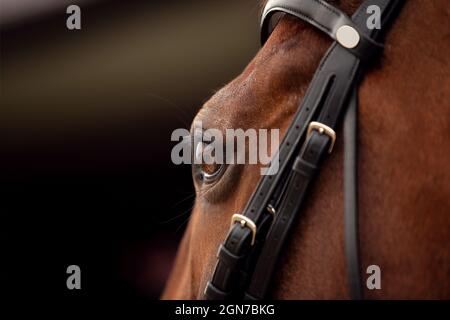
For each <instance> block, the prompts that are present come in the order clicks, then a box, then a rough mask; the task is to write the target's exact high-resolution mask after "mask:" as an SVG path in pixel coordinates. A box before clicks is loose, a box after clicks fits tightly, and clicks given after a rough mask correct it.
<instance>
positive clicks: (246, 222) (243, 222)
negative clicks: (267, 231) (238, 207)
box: [230, 213, 256, 246]
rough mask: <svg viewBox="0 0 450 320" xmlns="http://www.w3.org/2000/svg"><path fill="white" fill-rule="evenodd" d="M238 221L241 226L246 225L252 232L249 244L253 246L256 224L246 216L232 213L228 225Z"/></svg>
mask: <svg viewBox="0 0 450 320" xmlns="http://www.w3.org/2000/svg"><path fill="white" fill-rule="evenodd" d="M238 221H239V222H240V224H241V226H242V227H243V228H245V227H247V228H249V229H250V231H251V232H252V242H251V245H252V246H253V245H254V244H255V239H256V224H255V223H254V222H253V221H252V220H250V219H249V218H247V217H246V216H243V215H242V214H238V213H236V214H233V216H232V217H231V225H230V227H233V225H234V224H235V223H236V222H238Z"/></svg>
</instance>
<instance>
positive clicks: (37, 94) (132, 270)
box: [0, 0, 260, 303]
mask: <svg viewBox="0 0 450 320" xmlns="http://www.w3.org/2000/svg"><path fill="white" fill-rule="evenodd" d="M71 4H76V5H79V6H80V8H81V26H82V29H81V30H75V31H70V30H68V29H67V28H66V19H67V18H68V16H69V15H68V14H66V8H67V6H68V5H71ZM259 12H260V7H259V3H258V1H256V0H227V1H223V0H222V1H216V0H184V1H174V0H165V1H149V0H147V1H141V0H133V1H119V0H103V1H100V0H99V1H93V0H84V1H75V0H72V1H65V0H39V1H35V0H20V1H19V0H0V27H1V55H0V75H1V79H0V81H1V82H0V94H1V100H0V101H1V102H0V104H1V107H0V163H1V170H0V181H1V186H2V188H1V190H2V191H1V198H0V216H1V222H0V235H1V239H0V240H1V243H2V245H1V248H2V249H1V250H2V253H1V257H2V258H1V261H2V263H1V265H2V266H1V269H2V276H1V278H2V283H3V284H2V285H1V290H2V291H3V293H5V292H6V293H7V294H8V296H9V297H11V298H19V299H25V298H27V297H29V298H32V299H35V300H36V299H38V300H40V299H45V300H48V301H52V302H58V301H69V302H72V301H78V302H83V301H86V302H92V301H96V302H98V301H102V300H104V301H111V300H112V299H114V300H117V301H121V302H123V303H126V302H138V301H142V302H145V301H148V300H152V299H156V298H158V297H159V295H160V293H161V290H162V288H163V286H164V283H165V281H166V279H167V276H168V274H169V272H170V269H171V266H172V263H173V259H174V256H175V253H176V249H177V245H178V242H179V240H180V238H181V237H182V235H183V231H184V227H185V226H186V223H187V221H188V219H189V214H190V209H191V206H192V204H193V200H194V198H193V196H194V190H193V187H192V181H191V173H190V167H189V166H175V165H173V164H172V162H171V160H170V151H171V148H172V147H173V145H174V143H172V142H171V141H170V135H171V133H172V131H173V130H174V129H176V128H189V126H190V123H191V121H192V119H193V117H194V115H195V113H196V112H197V110H198V109H199V108H200V106H201V105H202V104H203V102H205V101H206V100H207V99H208V98H209V97H210V96H211V95H212V94H213V92H214V91H215V90H217V89H219V88H220V87H221V86H223V85H224V84H226V83H227V82H229V81H230V80H232V79H233V78H234V77H235V76H237V75H238V74H239V73H240V72H241V70H243V68H244V67H245V66H246V65H247V63H248V62H249V61H250V60H251V58H252V57H253V56H254V55H255V53H256V52H257V50H258V48H259V32H258V25H259ZM71 264H76V265H79V266H80V267H81V281H82V282H81V285H82V289H81V290H79V291H77V290H73V291H69V290H67V288H66V279H67V276H68V275H67V274H66V268H67V267H68V266H69V265H71ZM5 283H6V286H5V285H4V284H5ZM50 299H51V300H50ZM74 299H75V300H74Z"/></svg>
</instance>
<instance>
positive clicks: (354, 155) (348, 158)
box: [344, 86, 363, 300]
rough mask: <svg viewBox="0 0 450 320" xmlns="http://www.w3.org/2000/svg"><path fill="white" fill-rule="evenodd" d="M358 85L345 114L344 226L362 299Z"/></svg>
mask: <svg viewBox="0 0 450 320" xmlns="http://www.w3.org/2000/svg"><path fill="white" fill-rule="evenodd" d="M357 113H358V89H357V88H356V86H355V87H354V88H353V89H352V94H351V97H350V103H349V105H348V109H347V112H346V113H345V117H344V230H345V233H344V234H345V241H344V247H345V257H346V269H347V279H348V287H349V291H350V297H351V298H352V299H353V300H361V299H362V298H363V295H362V292H363V290H362V285H361V275H360V263H359V239H358V149H357V147H358V144H357V141H356V137H357Z"/></svg>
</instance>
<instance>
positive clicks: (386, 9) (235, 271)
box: [205, 0, 403, 299]
mask: <svg viewBox="0 0 450 320" xmlns="http://www.w3.org/2000/svg"><path fill="white" fill-rule="evenodd" d="M402 4H403V1H402V0H367V1H365V2H364V3H363V4H362V5H361V7H360V8H359V9H358V10H357V12H356V13H355V14H354V15H353V18H352V19H351V20H350V18H348V17H346V15H345V14H344V13H342V12H341V11H339V10H338V9H336V8H334V7H333V6H331V5H329V4H328V3H326V2H324V1H321V0H269V1H268V3H267V6H266V8H265V9H264V13H263V21H262V39H263V41H265V40H266V39H267V38H268V37H269V35H270V33H271V31H272V30H273V29H274V28H275V26H276V24H277V23H278V21H279V18H280V17H279V13H281V14H290V15H294V16H296V17H298V18H300V19H302V20H305V21H306V22H308V23H310V24H312V25H313V26H315V27H317V28H319V29H320V30H322V31H324V32H326V33H327V34H328V35H330V36H331V38H332V39H334V40H336V41H335V42H334V43H333V44H332V46H331V47H330V49H329V50H328V52H327V54H326V55H325V57H324V58H323V59H322V61H321V63H320V65H319V68H318V70H317V71H316V74H315V75H314V77H313V80H312V82H311V84H310V86H309V88H308V90H307V92H306V95H305V97H304V99H303V101H302V103H301V105H300V106H299V108H298V110H297V112H296V114H295V115H294V119H293V121H292V123H291V125H290V126H289V128H288V130H287V132H286V135H285V137H284V139H283V141H282V143H281V145H280V148H279V154H278V157H279V161H280V163H279V170H278V171H277V172H275V171H272V173H273V175H266V176H264V177H262V179H261V180H260V182H259V184H258V186H257V188H256V190H255V192H254V193H253V195H252V197H251V198H250V200H249V202H248V203H247V205H246V207H245V209H244V211H243V213H242V214H235V215H234V216H233V220H232V221H233V224H232V225H231V228H230V231H229V233H228V235H227V238H226V239H225V241H224V243H223V245H222V246H221V247H220V248H219V253H218V259H217V264H216V267H215V269H214V274H213V276H212V279H211V281H210V282H208V284H207V286H206V288H205V298H206V299H242V298H246V299H263V298H266V297H267V293H268V291H269V288H270V284H271V279H272V276H273V274H274V272H275V269H276V264H277V260H278V257H279V256H280V253H281V250H282V248H283V245H284V243H285V242H286V240H287V237H288V235H289V232H290V230H291V229H292V226H293V224H294V222H295V221H296V217H297V216H298V215H299V214H301V210H302V206H303V202H304V199H305V198H306V195H307V191H308V189H309V187H310V185H311V183H312V181H313V180H314V178H315V177H316V176H317V174H318V171H319V168H320V166H321V163H322V162H323V160H324V159H325V158H326V155H327V154H328V153H330V152H331V151H332V147H333V145H334V141H335V140H336V133H335V130H336V127H337V126H338V123H339V120H340V118H341V117H343V116H344V114H345V113H346V112H347V113H346V116H345V122H346V125H345V130H344V139H345V141H344V142H345V144H346V147H345V148H346V149H345V154H346V156H345V164H344V167H345V178H344V185H345V194H346V195H345V214H344V217H345V233H346V238H345V246H346V257H347V259H346V261H347V271H348V277H349V289H350V294H351V297H352V298H355V299H359V298H361V297H362V295H361V280H360V273H359V258H358V243H357V230H358V228H357V194H356V190H357V188H356V183H357V176H356V141H355V139H356V108H357V103H358V101H357V86H358V84H359V82H360V80H361V78H362V75H363V72H364V69H365V66H366V65H367V62H370V61H371V60H373V58H374V57H375V56H376V55H379V54H380V50H378V49H379V48H381V47H382V46H381V45H379V44H378V43H379V41H381V36H382V31H385V30H386V29H387V27H388V25H389V22H390V21H391V20H393V18H394V17H396V13H397V12H398V9H400V7H401V6H402ZM371 5H376V6H378V7H379V8H380V10H381V13H382V16H381V17H382V19H381V30H377V29H374V30H369V29H368V28H367V24H366V21H367V19H368V15H367V8H368V7H369V6H371ZM368 57H370V59H369V58H368ZM347 145H348V146H347ZM275 159H276V157H275ZM275 167H277V165H276V164H274V165H273V168H275ZM351 184H352V186H353V187H351V186H350V185H351ZM324 236H326V235H324ZM318 254H320V253H318Z"/></svg>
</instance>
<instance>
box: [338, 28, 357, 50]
mask: <svg viewBox="0 0 450 320" xmlns="http://www.w3.org/2000/svg"><path fill="white" fill-rule="evenodd" d="M336 40H337V42H339V44H340V45H341V46H343V47H344V48H347V49H353V48H355V47H356V46H357V45H358V43H359V41H360V40H361V37H360V35H359V33H358V31H356V29H355V28H353V27H351V26H347V25H345V26H342V27H340V28H339V29H338V30H337V32H336Z"/></svg>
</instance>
